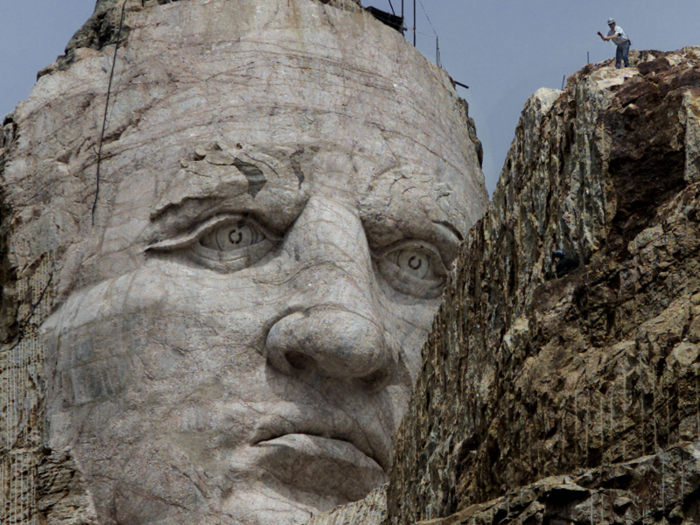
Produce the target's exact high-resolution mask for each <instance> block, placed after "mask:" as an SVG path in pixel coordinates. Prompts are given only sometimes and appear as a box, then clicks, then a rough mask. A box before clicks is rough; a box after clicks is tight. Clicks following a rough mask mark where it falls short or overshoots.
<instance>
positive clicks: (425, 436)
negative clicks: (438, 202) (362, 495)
mask: <svg viewBox="0 0 700 525" xmlns="http://www.w3.org/2000/svg"><path fill="white" fill-rule="evenodd" d="M637 59H638V62H639V63H638V65H637V67H635V68H630V69H627V70H625V69H623V70H616V69H613V68H612V67H610V66H609V64H607V65H589V66H586V67H585V68H584V69H582V70H581V71H580V72H578V73H576V74H575V75H573V76H572V77H570V78H569V79H568V85H567V88H566V90H565V91H563V92H560V91H552V90H540V91H538V92H537V93H536V94H535V95H534V96H533V97H531V99H530V100H529V101H528V103H527V104H526V107H525V110H524V111H523V115H522V118H521V121H520V124H519V125H518V127H517V130H516V137H515V140H514V142H513V145H512V147H511V150H510V152H509V154H508V157H507V160H506V162H505V166H504V170H503V172H502V174H501V179H500V182H499V184H498V187H497V189H496V191H495V193H494V195H493V202H492V204H491V205H490V207H489V210H488V212H487V213H486V215H485V217H484V219H483V220H482V221H481V222H480V223H478V224H477V226H475V227H474V228H473V229H472V231H471V232H470V235H469V237H468V239H467V240H466V243H465V246H464V252H463V254H462V256H461V257H462V258H461V261H459V262H458V268H457V271H456V273H455V274H454V276H453V279H452V281H451V283H450V284H449V285H448V288H447V291H446V293H445V297H444V301H443V306H442V308H441V310H440V312H439V313H438V315H437V317H436V320H435V324H434V328H433V332H432V335H431V337H430V339H429V341H428V343H427V344H426V346H425V347H424V353H423V361H424V362H423V369H422V373H421V375H420V377H419V380H418V384H417V387H416V391H415V394H414V397H413V400H412V402H411V406H410V408H409V411H408V413H407V415H406V417H405V419H404V424H403V427H402V429H401V430H400V432H399V437H398V440H397V446H396V455H395V461H394V466H393V472H392V476H391V481H390V485H389V492H388V513H389V519H388V523H390V524H392V525H398V524H413V523H417V522H424V521H425V520H434V521H429V523H431V524H435V525H437V524H440V525H447V524H457V523H492V524H499V523H513V522H516V523H543V522H544V523H548V522H549V523H555V522H556V523H613V522H620V523H642V522H644V523H649V522H659V521H660V520H668V521H669V522H673V523H681V522H683V523H697V522H698V521H700V503H699V501H700V497H699V496H700V462H699V460H700V447H699V446H698V439H699V438H700V377H699V376H700V359H699V356H700V346H699V344H700V264H699V263H700V261H699V258H698V249H699V248H700V48H685V49H683V50H681V51H678V52H673V53H659V52H648V53H642V54H641V56H639V57H637ZM557 249H563V250H564V251H565V252H567V254H570V255H572V256H574V257H575V258H576V259H578V261H579V262H580V265H579V267H578V268H577V269H575V270H574V271H572V272H571V273H569V274H568V275H565V276H564V277H562V278H560V279H556V278H555V277H554V271H553V270H554V267H553V264H552V259H551V254H552V252H553V251H555V250H557ZM448 516H451V517H448ZM441 518H444V519H441ZM426 523H428V522H426Z"/></svg>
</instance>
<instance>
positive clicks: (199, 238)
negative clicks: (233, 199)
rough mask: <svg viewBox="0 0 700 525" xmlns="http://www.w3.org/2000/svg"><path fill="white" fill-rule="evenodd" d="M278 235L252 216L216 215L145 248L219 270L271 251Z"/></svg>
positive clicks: (241, 265)
mask: <svg viewBox="0 0 700 525" xmlns="http://www.w3.org/2000/svg"><path fill="white" fill-rule="evenodd" d="M277 244H278V239H277V237H276V236H275V235H273V234H272V233H270V232H269V231H267V230H266V229H265V228H264V227H263V226H261V225H260V224H259V223H258V222H257V221H256V220H254V219H252V218H250V217H241V216H235V215H234V216H232V215H226V216H218V217H214V218H213V219H210V220H208V221H205V222H204V223H203V224H200V225H199V226H197V227H196V228H195V229H194V230H193V231H191V233H188V234H186V235H184V236H181V237H177V238H175V239H168V240H165V241H161V242H158V243H155V244H153V245H151V246H150V247H149V248H148V251H152V252H170V253H171V254H172V255H173V256H175V258H180V259H185V260H187V261H189V262H192V263H195V264H196V265H198V266H203V267H205V268H208V269H210V270H214V271H217V272H221V273H228V272H235V271H239V270H242V269H244V268H247V267H248V266H251V265H253V264H255V263H257V262H258V261H260V260H261V259H263V258H264V257H265V256H266V255H267V254H269V253H270V252H272V251H273V250H274V248H275V247H276V245H277Z"/></svg>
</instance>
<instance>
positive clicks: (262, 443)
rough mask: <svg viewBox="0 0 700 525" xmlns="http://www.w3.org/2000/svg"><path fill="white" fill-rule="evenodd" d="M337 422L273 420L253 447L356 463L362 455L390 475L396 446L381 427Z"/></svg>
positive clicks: (265, 424)
mask: <svg viewBox="0 0 700 525" xmlns="http://www.w3.org/2000/svg"><path fill="white" fill-rule="evenodd" d="M334 419H335V421H334V424H332V425H326V424H325V423H324V418H322V417H319V421H314V422H308V421H306V422H304V421H294V420H293V419H289V418H281V417H275V416H272V417H269V418H266V421H265V422H264V423H263V424H262V425H261V426H260V427H259V428H258V430H257V432H256V433H255V436H254V437H253V439H252V440H251V444H252V445H253V446H255V447H271V446H284V447H287V448H290V449H296V450H299V451H300V452H302V453H304V454H313V453H317V454H319V455H323V456H338V455H340V456H343V455H345V456H347V458H348V459H349V460H352V461H355V460H358V461H359V459H358V454H360V455H362V456H365V458H366V460H367V461H371V462H372V463H373V464H374V465H376V467H378V468H379V469H381V470H383V471H388V469H389V467H390V466H391V444H392V443H391V438H390V436H387V435H385V434H386V433H385V432H382V431H381V430H382V429H381V427H379V426H378V425H376V423H375V422H374V421H373V422H371V423H369V424H368V425H366V427H361V426H360V425H359V424H358V422H357V421H352V420H346V418H342V417H339V418H334ZM375 426H376V427H377V428H375ZM312 449H313V450H312ZM340 459H342V458H340ZM361 462H363V461H361Z"/></svg>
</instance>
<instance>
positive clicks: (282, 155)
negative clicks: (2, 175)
mask: <svg viewBox="0 0 700 525" xmlns="http://www.w3.org/2000/svg"><path fill="white" fill-rule="evenodd" d="M214 4H217V5H216V6H214V5H213V4H204V3H203V4H201V5H200V4H192V5H190V9H191V10H192V11H196V13H194V14H193V13H192V12H190V14H191V16H192V19H193V20H202V19H207V17H209V19H213V18H214V17H215V15H216V17H225V16H231V19H232V20H233V19H234V18H235V17H234V16H233V14H230V13H228V11H227V9H232V8H231V7H230V6H231V4H236V5H237V6H238V7H239V8H240V9H242V10H244V9H245V6H244V4H245V3H243V2H242V3H239V2H214ZM219 4H220V5H219ZM185 5H186V4H184V3H183V6H185ZM285 5H287V2H286V0H285V1H284V2H281V3H280V5H279V6H278V7H280V9H282V10H283V12H284V6H285ZM301 5H303V6H304V9H303V10H302V13H301V14H302V15H303V17H306V18H309V20H310V21H309V22H308V24H311V21H313V20H314V19H317V18H318V16H319V15H323V16H326V17H328V16H330V17H338V19H340V20H343V21H344V22H345V23H346V25H347V27H346V30H347V31H348V36H346V37H342V38H341V37H339V36H338V35H334V36H329V35H326V38H327V39H328V42H325V44H328V43H329V42H330V44H329V45H331V44H332V45H331V46H330V47H332V48H333V49H336V51H337V50H338V49H339V50H340V51H344V52H348V54H349V49H350V48H351V47H352V45H351V43H352V42H355V39H354V37H352V32H353V30H354V31H359V29H358V27H357V25H358V24H360V25H361V24H366V25H367V26H368V27H365V28H364V29H363V31H365V32H369V33H370V36H371V38H369V40H370V42H369V43H368V46H370V49H371V46H373V45H377V42H375V43H374V44H372V39H378V40H379V44H381V43H382V42H383V44H384V45H385V46H386V47H387V48H389V51H391V46H394V47H398V48H399V49H400V50H401V53H404V54H408V56H409V58H407V59H406V60H407V62H406V67H405V69H406V71H404V72H403V73H402V75H406V77H397V78H394V79H389V80H388V79H387V77H385V76H382V74H380V71H381V68H379V69H374V67H375V64H372V62H371V60H370V59H369V58H366V57H365V58H363V57H360V58H354V59H353V60H360V61H361V63H362V64H364V65H365V66H366V68H367V70H366V71H363V72H362V73H361V75H360V73H358V70H353V68H352V67H350V66H353V65H354V63H353V62H352V60H350V59H346V58H342V56H341V55H343V53H336V52H335V51H333V50H332V49H331V51H328V49H327V47H326V46H325V44H324V46H321V45H320V44H318V46H317V48H314V49H315V51H319V50H322V49H326V52H327V53H328V54H329V55H333V56H332V57H331V58H329V57H328V56H321V58H318V57H316V58H309V56H308V54H307V51H308V49H307V51H305V52H304V53H302V52H301V51H299V50H296V51H294V50H289V51H288V52H287V54H286V55H285V56H284V57H283V58H279V57H277V55H276V54H275V53H276V52H277V51H274V52H272V51H271V52H270V53H269V54H266V53H267V47H266V46H268V45H269V44H270V42H272V43H275V42H278V41H279V40H280V38H281V39H282V40H284V41H285V43H286V47H287V49H289V48H290V47H294V46H293V45H301V43H305V45H306V44H308V43H306V41H305V40H304V36H303V35H302V36H299V35H297V34H296V33H295V31H297V30H298V28H294V27H292V29H289V27H288V25H285V23H286V24H288V23H289V21H288V20H287V22H285V23H283V22H280V21H279V20H278V19H277V18H275V23H279V24H281V27H282V30H280V29H277V30H276V31H271V30H270V29H269V26H267V25H265V24H263V23H262V22H261V21H260V20H258V19H254V22H255V23H253V22H250V20H248V22H249V23H250V24H251V25H253V26H255V27H258V28H263V29H259V30H258V32H252V33H251V30H250V27H247V28H246V31H247V32H246V33H245V35H248V36H249V40H250V41H251V42H253V41H255V42H266V43H265V44H264V45H263V44H259V43H258V44H257V45H258V46H259V48H258V49H257V52H256V53H257V54H254V55H252V56H256V57H257V58H256V60H255V63H252V64H251V63H250V58H249V56H248V55H247V54H246V53H244V50H241V49H239V50H238V51H236V52H232V51H228V52H229V53H231V55H227V59H226V60H227V63H226V64H225V65H223V66H222V65H221V64H222V63H223V62H222V60H221V58H220V57H218V56H217V57H215V58H212V57H210V56H209V55H207V52H206V50H210V49H211V46H212V44H211V42H212V41H216V42H218V44H217V45H222V44H221V42H220V41H219V40H217V38H218V37H217V35H218V36H220V35H219V34H218V33H216V32H214V33H215V35H214V36H212V33H211V32H207V31H204V30H202V31H201V32H199V33H197V31H196V28H195V29H192V34H191V35H189V36H187V35H185V36H182V35H180V38H182V39H183V40H184V42H185V44H187V45H185V44H183V45H181V46H180V48H178V49H177V52H176V51H174V50H173V51H168V50H169V49H171V48H169V47H168V46H167V45H165V44H163V47H162V48H157V46H156V48H155V49H153V48H148V49H139V48H138V43H139V42H141V41H143V42H145V41H148V42H156V43H158V42H161V41H162V39H163V38H165V36H164V35H166V34H169V33H168V32H167V31H165V30H164V29H163V27H167V24H171V25H172V24H173V22H172V17H175V16H176V15H177V13H179V11H177V9H184V7H180V6H178V7H177V8H175V7H172V6H164V7H162V8H157V9H158V11H156V12H155V13H152V14H151V15H150V18H149V19H148V21H149V24H148V25H146V24H145V23H144V26H143V27H142V28H141V29H140V30H139V31H136V32H135V33H134V36H133V37H132V38H133V39H134V40H133V42H132V43H131V48H130V49H129V50H128V54H127V55H126V57H127V58H126V59H125V60H127V61H128V64H126V65H124V69H125V70H128V71H129V73H128V75H127V76H126V78H123V79H122V87H121V89H122V92H121V93H120V100H121V101H122V102H121V103H122V106H121V107H120V106H119V102H117V105H116V106H115V110H114V111H115V115H116V116H115V117H114V119H115V120H116V122H113V123H112V125H113V126H115V127H116V126H119V125H120V121H119V119H123V120H124V122H125V123H126V125H125V128H124V129H126V130H127V131H125V132H122V134H121V136H120V137H119V138H118V140H117V141H116V142H114V143H112V144H111V145H110V146H109V149H108V150H107V151H109V156H108V159H107V160H106V161H105V163H104V165H103V172H104V173H108V174H109V175H110V176H109V178H106V179H105V181H104V182H103V188H104V189H103V193H102V194H101V196H100V200H99V201H98V206H97V214H96V226H94V227H90V226H89V224H88V223H87V222H85V223H84V225H83V227H82V228H83V234H81V235H80V236H78V237H79V238H78V239H77V240H75V241H74V242H73V243H72V244H71V245H70V247H69V248H68V249H67V252H66V253H67V255H66V257H65V259H66V261H67V262H66V263H65V265H64V266H65V268H68V269H70V268H72V270H68V269H67V270H65V273H66V275H70V282H71V283H73V284H71V285H65V284H64V288H66V289H68V291H67V292H66V293H65V295H66V299H65V301H64V302H63V304H62V305H61V307H60V308H59V309H58V310H57V311H56V312H55V313H54V315H53V316H52V317H51V318H50V319H49V320H48V321H47V322H46V323H45V326H44V334H45V337H46V341H47V345H48V351H47V365H48V370H49V372H48V375H49V400H48V409H47V410H48V416H49V421H50V435H51V445H52V446H53V447H54V448H58V449H60V448H63V447H72V449H73V451H74V454H75V456H76V458H77V459H78V461H79V463H80V465H81V468H82V470H83V473H84V476H85V479H86V482H87V484H88V487H89V488H90V490H91V492H92V495H93V498H94V501H95V505H96V507H97V510H98V513H99V514H100V517H101V519H102V520H103V521H104V522H105V523H137V522H138V523H180V524H182V523H192V524H194V523H222V522H223V523H251V524H270V525H272V524H275V525H277V524H292V523H303V522H304V521H305V520H307V519H308V517H309V515H310V514H311V513H312V512H315V511H316V510H319V509H320V510H328V509H330V508H332V507H334V506H336V505H338V504H342V503H346V502H349V501H354V500H357V499H360V498H362V497H363V496H364V495H366V494H367V492H368V491H370V490H371V489H373V488H375V487H377V486H378V485H380V484H382V483H383V482H385V481H386V479H387V478H386V473H387V469H388V467H389V466H390V464H391V450H392V446H393V436H394V433H395V431H396V429H397V427H398V424H399V422H400V420H401V417H402V415H403V412H404V410H405V406H406V403H407V400H408V396H409V394H410V390H411V387H412V378H413V377H415V375H416V373H417V370H418V367H419V363H420V348H421V346H422V344H423V342H424V340H425V338H426V335H427V331H428V330H429V328H430V325H431V322H432V317H433V315H434V313H435V311H436V309H437V307H438V305H439V300H440V294H441V291H442V287H443V285H444V282H445V276H446V272H447V270H448V269H449V267H450V265H451V263H452V261H453V259H454V257H455V255H456V253H457V249H458V245H459V242H460V237H461V235H462V234H464V233H465V232H466V230H467V229H468V228H469V226H471V224H472V223H473V221H474V220H475V219H476V218H477V217H478V216H479V215H480V214H481V212H482V209H483V205H484V203H485V192H484V190H483V182H482V178H481V174H480V172H479V170H478V165H477V163H476V155H475V153H474V147H473V145H472V144H471V143H470V142H469V140H468V138H467V132H466V126H465V124H464V121H463V120H462V119H461V114H460V113H459V111H457V109H455V108H456V105H455V100H454V97H452V98H451V95H450V94H449V92H448V90H447V89H446V88H445V87H444V79H442V78H441V77H440V76H439V75H438V70H436V69H434V68H432V67H431V66H428V65H427V64H425V63H424V62H423V61H422V60H423V59H422V58H421V57H419V56H418V55H417V54H416V53H414V52H413V50H412V49H410V48H409V49H405V47H404V46H405V43H404V42H402V41H401V42H399V40H398V39H399V38H400V35H394V34H393V33H390V30H389V29H388V28H385V27H383V26H379V25H377V24H378V23H377V22H375V21H373V20H370V19H369V18H368V17H363V15H359V14H353V15H351V14H348V13H344V12H341V11H337V12H336V10H334V9H333V8H330V7H327V6H321V5H318V4H316V3H313V2H308V5H307V4H301ZM173 6H177V4H173ZM214 9H217V10H218V11H217V12H215V11H213V10H214ZM285 13H286V12H285ZM196 14H198V15H199V16H198V17H196V16H195V15H196ZM177 16H180V15H177ZM276 16H279V15H276ZM284 16H286V17H289V16H292V15H291V14H290V13H286V14H285V15H284ZM294 16H299V13H296V14H295V15H294ZM343 17H345V18H343ZM353 17H354V18H353ZM357 17H359V18H357ZM158 22H160V23H158ZM263 22H264V20H263ZM268 22H269V20H268ZM132 23H133V24H134V25H135V26H137V27H138V21H136V22H132ZM295 23H297V22H295ZM302 25H303V24H302ZM234 29H235V28H234ZM234 29H231V28H230V27H229V30H228V32H227V33H226V34H227V38H229V39H231V38H232V37H231V36H230V33H235V30H234ZM370 30H371V31H370ZM158 31H160V33H157V34H154V32H158ZM290 31H291V33H290ZM318 31H319V29H318V26H315V27H313V34H314V35H316V34H319V33H318ZM251 34H252V35H253V36H252V37H251V36H250V35H251ZM321 34H322V33H321ZM329 34H330V32H329ZM192 35H196V36H192ZM202 35H204V36H202ZM280 35H282V37H280ZM157 36H158V37H161V40H159V38H156V37H157ZM215 37H217V38H215ZM188 38H190V39H191V40H188ZM314 38H316V37H314ZM351 41H352V42H351ZM290 42H291V44H290ZM161 43H162V42H161ZM292 44H293V45H292ZM239 46H243V44H240V43H239ZM333 46H335V47H333ZM144 47H146V46H144ZM254 47H255V46H253V48H254ZM273 47H274V46H273ZM309 47H312V46H310V44H309ZM168 52H171V53H172V56H171V57H170V60H172V63H173V64H176V65H171V66H168V67H170V68H171V71H170V73H171V76H172V77H176V78H175V80H173V81H172V82H173V84H174V85H170V84H168V85H165V86H159V85H158V83H159V82H160V79H161V76H162V73H163V72H162V71H161V70H159V69H158V68H159V67H160V68H163V67H165V66H162V64H163V63H166V64H167V63H171V62H169V61H168V60H167V59H163V57H162V54H163V53H166V54H167V53H168ZM336 55H337V56H336ZM156 57H157V59H156ZM91 60H94V62H95V64H91V63H90V61H91ZM100 60H101V58H100V57H95V58H86V59H85V61H84V62H85V63H84V64H83V65H82V66H81V65H80V64H79V65H78V66H74V69H76V68H79V67H82V68H83V69H82V70H80V69H78V71H88V72H89V71H90V68H91V67H94V68H98V67H101V64H100ZM275 60H277V61H278V62H277V64H276V65H274V63H275ZM217 61H218V62H217ZM362 61H364V62H362ZM214 62H217V64H218V66H216V67H215V66H214V65H212V64H213V63H214ZM177 64H180V66H179V67H180V69H178V66H177ZM195 64H196V65H195ZM300 64H303V65H304V67H305V68H306V71H303V70H301V69H300V67H299V65H300ZM127 65H128V67H127ZM217 67H221V68H222V69H223V70H224V71H225V75H229V78H224V79H221V80H217V81H212V82H210V83H202V82H197V81H194V80H193V81H192V83H191V84H187V83H186V82H185V81H184V80H181V79H182V78H184V77H187V78H190V79H192V77H190V76H189V75H190V73H189V71H190V69H188V68H192V70H197V68H199V69H198V70H199V71H200V73H201V77H202V78H204V77H207V75H210V74H212V70H215V69H216V68H217ZM246 68H247V69H246ZM275 68H276V69H275ZM421 68H422V69H421ZM243 69H245V70H244V71H243ZM76 74H77V73H76ZM86 74H87V73H86ZM440 74H442V73H440ZM352 75H360V78H354V79H352V82H351V79H349V77H350V76H352ZM178 77H179V79H178ZM233 77H235V78H233ZM408 77H410V82H409V80H408ZM276 79H277V80H279V79H283V80H284V81H283V82H276ZM338 79H343V81H344V82H346V85H345V86H344V87H342V88H338V86H337V85H336V84H335V83H336V82H337V81H338ZM367 79H369V80H371V81H372V82H374V85H368V84H367V83H366V80H367ZM392 80H395V81H396V82H398V84H396V83H394V86H396V87H395V88H394V90H395V91H396V92H395V93H390V94H389V95H387V94H386V86H391V85H392ZM180 81H181V82H182V83H181V84H180V83H178V82H180ZM411 82H413V84H411ZM350 83H351V84H352V85H347V84H350ZM400 85H405V86H407V87H406V89H403V88H402V87H400ZM144 86H146V87H144ZM409 87H410V89H409ZM336 88H337V89H338V90H339V91H337V92H334V89H336ZM431 90H434V91H435V93H432V94H431ZM440 90H442V91H440ZM415 91H418V92H420V93H425V94H426V95H425V96H426V97H429V98H428V100H425V99H422V98H412V97H411V93H413V92H415ZM87 92H88V90H87V89H86V94H85V97H87V96H88V93H87ZM137 95H138V96H137ZM78 98H79V97H78ZM450 101H451V103H452V104H451V105H450V104H449V102H450ZM75 103H76V104H78V102H77V101H76V102H75ZM128 104H131V106H128ZM436 105H438V107H434V106H436ZM440 105H442V107H441V106H440ZM423 109H426V111H427V113H426V112H423ZM120 111H121V112H120ZM136 114H138V119H139V120H138V122H135V123H134V121H133V119H135V118H136V117H134V115H136ZM129 119H132V120H131V121H130V120H129ZM88 173H91V172H88V171H87V170H86V171H85V172H84V177H85V178H87V177H88ZM85 200H87V199H85ZM71 261H72V262H71ZM67 280H68V277H64V281H67Z"/></svg>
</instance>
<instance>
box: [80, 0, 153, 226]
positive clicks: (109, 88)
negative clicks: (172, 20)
mask: <svg viewBox="0 0 700 525" xmlns="http://www.w3.org/2000/svg"><path fill="white" fill-rule="evenodd" d="M127 1H128V0H124V3H123V4H122V14H121V19H120V20H119V30H118V31H117V45H116V47H115V48H114V59H113V60H112V71H111V72H110V74H109V85H108V86H107V101H106V102H105V114H104V118H103V119H102V134H101V135H100V147H99V148H98V150H97V175H96V185H95V202H93V203H92V225H93V226H94V225H95V210H96V209H97V200H98V198H99V196H100V164H101V162H102V144H103V143H104V140H105V129H106V128H107V112H108V111H109V97H110V95H111V93H112V80H113V79H114V68H115V66H116V65H117V52H118V51H119V44H120V42H121V38H122V27H123V25H124V13H126V2H127ZM142 3H143V2H142Z"/></svg>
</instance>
